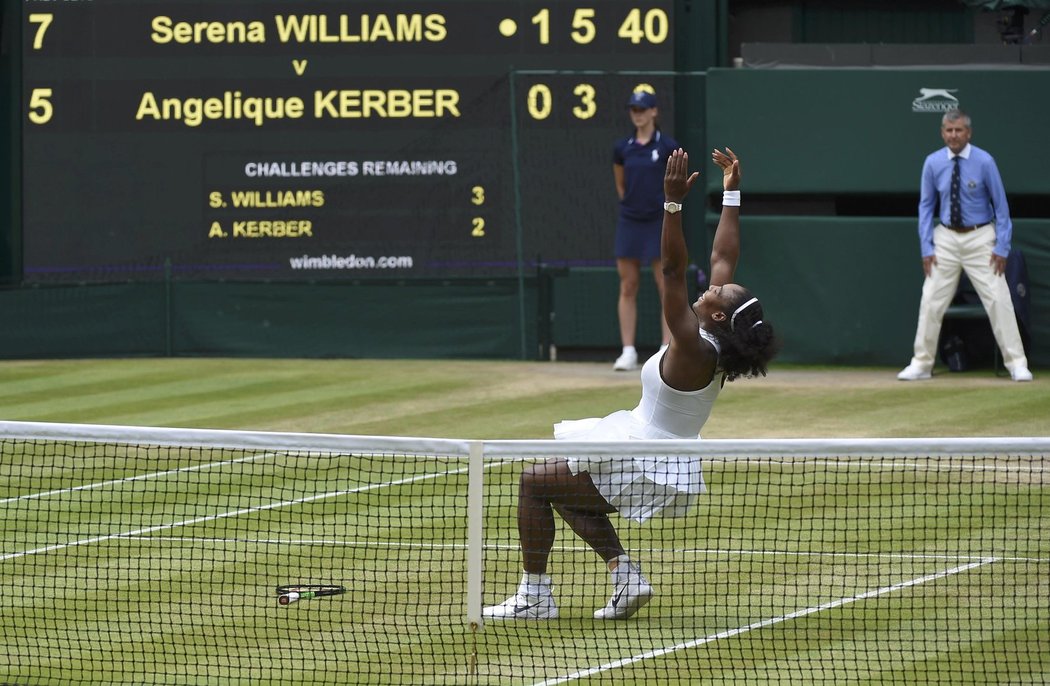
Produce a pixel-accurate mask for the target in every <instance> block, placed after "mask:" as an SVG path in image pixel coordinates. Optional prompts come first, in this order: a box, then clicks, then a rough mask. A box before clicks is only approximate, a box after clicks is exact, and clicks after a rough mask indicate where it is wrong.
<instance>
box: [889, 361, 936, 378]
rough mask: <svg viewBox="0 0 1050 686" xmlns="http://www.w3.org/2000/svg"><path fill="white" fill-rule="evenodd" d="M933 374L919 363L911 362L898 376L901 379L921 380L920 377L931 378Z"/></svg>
mask: <svg viewBox="0 0 1050 686" xmlns="http://www.w3.org/2000/svg"><path fill="white" fill-rule="evenodd" d="M932 376H933V374H931V373H930V370H929V369H923V368H922V367H920V366H919V365H917V364H914V363H913V364H909V365H908V366H907V367H905V368H904V369H902V370H901V371H900V373H899V374H897V378H898V379H900V380H901V381H919V380H920V379H929V378H931V377H932Z"/></svg>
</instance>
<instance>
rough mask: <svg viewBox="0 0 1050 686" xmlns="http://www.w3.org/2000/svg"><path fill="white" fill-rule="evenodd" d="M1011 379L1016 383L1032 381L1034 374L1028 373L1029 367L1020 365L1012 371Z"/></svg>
mask: <svg viewBox="0 0 1050 686" xmlns="http://www.w3.org/2000/svg"><path fill="white" fill-rule="evenodd" d="M1010 378H1011V379H1013V380H1014V381H1031V380H1032V372H1030V371H1028V367H1026V366H1024V365H1023V364H1019V365H1017V366H1016V367H1014V368H1013V369H1011V370H1010Z"/></svg>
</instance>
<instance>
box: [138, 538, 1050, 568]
mask: <svg viewBox="0 0 1050 686" xmlns="http://www.w3.org/2000/svg"><path fill="white" fill-rule="evenodd" d="M124 538H128V539H132V540H140V541H151V542H157V543H166V542H169V541H170V542H174V543H223V544H225V543H245V544H251V545H330V546H345V547H347V548H390V549H399V548H405V549H412V548H416V549H423V550H464V549H466V547H467V544H466V543H412V542H404V541H348V540H345V539H339V538H217V537H208V536H125V537H124ZM520 549H521V548H520V547H519V546H518V544H516V543H486V544H485V550H511V551H518V550H520ZM551 550H557V551H558V552H568V553H589V552H591V549H590V548H588V547H587V546H572V545H556V546H554V547H552V548H551ZM627 552H629V553H667V554H670V555H698V556H703V555H710V556H713V557H733V556H738V555H746V556H751V557H763V556H769V557H832V558H845V559H849V560H939V561H954V562H975V561H976V562H981V561H983V560H987V559H989V555H961V554H960V555H931V554H927V553H833V552H814V551H808V550H795V551H792V550H735V549H728V550H720V549H716V548H706V549H705V548H681V549H679V548H629V549H628V550H627ZM995 559H996V560H998V561H999V562H1026V563H1037V564H1046V563H1050V557H1008V556H1005V555H999V556H996V557H995Z"/></svg>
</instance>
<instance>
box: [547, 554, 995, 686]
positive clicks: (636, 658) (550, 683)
mask: <svg viewBox="0 0 1050 686" xmlns="http://www.w3.org/2000/svg"><path fill="white" fill-rule="evenodd" d="M993 562H997V559H996V558H990V559H987V560H981V561H979V562H970V563H967V564H964V565H959V566H957V567H951V568H949V569H946V570H942V571H938V572H934V573H933V574H926V575H924V576H920V577H916V578H913V579H909V580H908V581H903V582H900V583H896V584H891V585H889V586H883V587H881V588H876V589H873V590H871V591H865V592H864V593H859V594H857V595H853V596H846V597H843V598H838V599H836V600H832V601H830V602H826V603H821V604H819V605H814V606H810V607H806V608H803V609H800V610H796V611H794V612H789V613H787V614H784V615H780V616H777V617H770V618H769V619H763V620H760V621H757V622H752V623H750V624H747V625H744V626H740V627H737V628H735V629H730V630H728V631H721V632H719V633H716V634H711V635H709V636H704V637H702V638H696V639H692V640H688V641H683V642H681V643H677V644H675V645H670V646H665V647H662V648H658V649H656V650H649V651H646V652H643V653H637V654H635V655H631V656H629V657H625V658H621V659H619V660H614V661H612V662H608V663H605V664H602V665H596V666H594V667H591V668H588V669H584V670H580V671H578V672H573V673H571V674H566V675H564V676H560V677H556V678H554V679H545V680H543V681H539V682H536V684H534V686H554V685H555V684H563V683H567V682H569V681H576V680H577V679H581V678H584V677H587V676H591V675H594V674H600V673H602V672H607V671H609V670H612V669H618V668H621V667H625V666H627V665H630V664H633V663H635V662H641V661H643V660H650V659H652V658H656V657H661V656H663V655H667V654H669V653H676V652H679V651H681V650H688V649H690V648H696V647H699V646H703V645H706V644H708V643H712V642H714V641H720V640H723V639H727V638H733V637H736V636H740V635H743V634H746V633H749V632H751V631H755V630H757V629H764V628H766V627H771V626H775V625H777V624H780V623H782V622H788V621H791V620H793V619H798V618H800V617H806V616H808V615H812V614H815V613H818V612H824V611H826V610H832V609H835V608H838V607H842V606H844V605H849V604H852V603H855V602H858V601H861V600H866V599H869V598H877V597H879V596H882V595H886V594H887V593H895V592H897V591H901V590H903V589H907V588H910V587H912V586H918V585H921V584H925V583H929V582H932V581H937V580H939V579H943V578H945V577H949V576H952V575H954V574H961V573H962V572H967V571H970V570H971V569H976V568H978V567H982V566H984V565H987V564H991V563H993Z"/></svg>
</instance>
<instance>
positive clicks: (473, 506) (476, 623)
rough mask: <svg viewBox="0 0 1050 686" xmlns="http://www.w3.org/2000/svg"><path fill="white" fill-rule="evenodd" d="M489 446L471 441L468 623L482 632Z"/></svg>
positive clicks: (468, 472)
mask: <svg viewBox="0 0 1050 686" xmlns="http://www.w3.org/2000/svg"><path fill="white" fill-rule="evenodd" d="M484 456H485V447H484V443H482V442H481V441H471V443H470V458H469V462H468V463H467V625H468V626H470V628H471V630H472V631H473V632H478V631H480V630H481V627H482V626H484V623H483V622H482V619H481V590H482V588H481V575H482V571H483V570H482V545H483V544H484V531H483V528H482V520H481V517H482V495H483V490H484V485H485V476H484V475H485V464H484Z"/></svg>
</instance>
